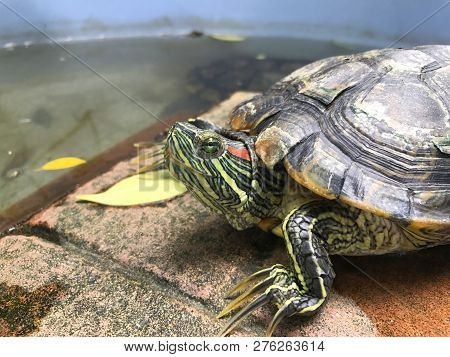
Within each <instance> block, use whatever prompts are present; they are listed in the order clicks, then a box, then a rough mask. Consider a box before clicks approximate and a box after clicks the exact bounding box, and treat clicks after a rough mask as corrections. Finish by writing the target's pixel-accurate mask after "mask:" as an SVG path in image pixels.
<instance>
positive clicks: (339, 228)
mask: <svg viewBox="0 0 450 357" xmlns="http://www.w3.org/2000/svg"><path fill="white" fill-rule="evenodd" d="M230 119H231V128H232V130H227V129H223V128H220V127H217V126H215V125H212V124H209V123H207V122H205V121H202V120H199V119H192V120H189V121H188V122H186V123H177V124H175V125H174V126H173V127H172V128H171V130H170V131H169V134H168V136H167V141H166V146H165V159H166V163H167V165H168V167H169V170H170V172H171V173H172V175H173V176H175V177H176V178H178V179H180V180H181V181H182V182H183V183H185V184H186V186H187V187H188V189H189V190H190V191H191V192H192V193H193V195H194V196H196V197H197V198H198V199H199V200H201V201H202V202H204V203H205V204H206V205H208V206H209V207H210V208H212V209H213V210H214V211H216V212H219V213H221V214H223V215H225V216H226V218H227V219H228V221H229V222H230V223H231V224H232V225H233V226H234V227H235V228H237V229H245V228H248V227H251V226H254V225H257V226H259V227H261V228H263V229H265V230H270V231H272V232H274V233H275V234H277V235H279V236H281V237H283V238H284V241H285V243H286V248H287V251H288V254H289V257H290V260H291V263H292V266H291V267H290V268H288V267H285V266H283V265H281V264H276V265H274V266H272V267H269V268H267V269H263V270H261V271H258V272H256V273H255V274H253V275H251V276H250V277H248V278H247V279H245V280H244V281H243V282H242V283H240V284H239V285H238V286H237V287H236V288H235V289H234V290H233V291H232V295H233V294H234V295H235V294H236V293H240V292H242V291H243V290H244V289H246V288H248V289H247V290H246V291H245V292H244V293H243V294H242V295H239V296H238V297H237V298H235V299H234V300H233V301H232V302H231V303H230V304H229V305H228V306H227V307H226V308H225V309H224V310H223V311H222V313H221V314H220V315H219V316H224V315H226V314H228V313H229V312H231V311H232V310H235V309H237V308H240V307H241V306H243V305H244V304H245V303H247V302H248V301H250V302H249V303H248V304H247V305H245V307H244V308H242V309H241V310H240V311H238V312H237V313H236V314H235V315H234V317H232V318H231V320H230V322H229V324H228V325H227V326H226V328H225V329H224V330H223V334H224V335H226V334H228V333H229V332H230V331H231V330H232V329H233V328H234V326H236V324H237V323H238V322H239V321H240V320H241V319H242V318H243V317H245V316H246V315H247V314H249V313H250V312H251V311H252V310H253V309H255V308H257V307H258V306H261V305H263V304H265V303H268V302H271V303H274V304H276V305H277V307H278V308H279V309H278V311H277V312H276V314H275V316H274V317H273V319H272V321H271V322H270V324H269V327H268V330H267V334H268V335H271V334H272V332H273V330H274V328H275V326H276V325H277V324H278V323H279V322H280V320H281V319H282V318H284V317H285V316H290V315H293V314H299V315H303V316H307V315H311V314H313V313H315V312H316V311H317V309H318V308H319V307H320V306H321V305H322V304H323V303H324V301H325V299H326V297H327V295H328V293H329V291H330V289H331V285H332V283H333V279H334V277H335V273H334V271H333V267H332V264H331V262H330V259H329V257H328V255H329V254H342V255H364V254H383V253H389V252H404V251H411V250H416V249H420V248H425V247H431V246H435V245H439V244H445V243H450V151H449V144H450V143H449V142H450V139H449V133H450V46H423V47H416V48H412V49H382V50H373V51H369V52H364V53H360V54H355V55H350V56H339V57H332V58H327V59H323V60H320V61H317V62H314V63H311V64H309V65H307V66H304V67H302V68H300V69H298V70H297V71H295V72H294V73H292V74H291V75H289V76H287V77H286V78H284V79H282V80H281V81H280V82H278V83H276V84H275V85H274V86H273V87H271V88H270V89H269V90H268V91H267V92H265V93H264V94H263V95H258V96H256V97H254V98H253V99H251V100H248V101H246V102H244V103H241V104H240V105H238V106H237V107H236V108H235V109H234V110H233V111H232V113H231V115H230ZM250 285H253V286H252V287H250Z"/></svg>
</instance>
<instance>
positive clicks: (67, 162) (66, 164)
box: [40, 157, 86, 171]
mask: <svg viewBox="0 0 450 357" xmlns="http://www.w3.org/2000/svg"><path fill="white" fill-rule="evenodd" d="M85 162H86V161H85V160H83V159H80V158H78V157H61V158H59V159H56V160H53V161H49V162H47V163H46V164H44V165H42V166H41V168H40V170H44V171H51V170H62V169H68V168H70V167H74V166H78V165H81V164H84V163H85Z"/></svg>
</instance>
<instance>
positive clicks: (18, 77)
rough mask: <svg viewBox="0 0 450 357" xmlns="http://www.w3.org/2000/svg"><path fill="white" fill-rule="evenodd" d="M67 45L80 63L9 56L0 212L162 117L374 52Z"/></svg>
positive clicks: (253, 44) (19, 53)
mask: <svg viewBox="0 0 450 357" xmlns="http://www.w3.org/2000/svg"><path fill="white" fill-rule="evenodd" d="M64 46H65V47H66V48H68V49H69V50H70V51H73V53H75V54H76V55H77V57H78V58H74V57H73V56H71V55H69V54H68V53H67V52H66V51H64V49H63V48H61V47H59V46H57V45H53V44H52V45H49V44H47V45H30V46H28V47H16V48H13V49H11V48H9V49H2V50H0V213H1V211H2V210H4V209H6V208H8V207H9V206H11V205H12V204H14V203H15V202H17V201H19V200H20V199H22V198H24V197H26V196H28V195H30V194H32V193H33V192H35V191H36V190H37V189H38V188H40V187H42V186H43V185H45V184H46V183H48V182H50V181H51V180H53V179H54V178H56V177H58V176H59V175H61V174H63V173H66V172H64V171H58V172H43V171H40V172H39V171H37V170H36V169H37V168H39V167H40V166H41V165H42V164H44V163H46V162H47V161H49V160H52V159H55V158H58V157H64V156H76V157H81V158H84V159H86V160H89V159H90V158H92V157H94V156H96V155H98V154H99V153H101V152H102V151H104V150H106V149H108V148H110V147H112V146H113V145H115V144H117V143H118V142H120V141H122V140H124V139H125V138H127V137H129V136H130V135H132V134H134V133H136V132H139V131H140V130H142V129H143V128H146V127H148V126H149V125H151V124H152V123H154V122H156V120H157V119H156V118H155V117H157V118H158V119H159V120H164V119H166V118H168V117H169V116H171V115H174V114H176V113H180V112H183V113H200V112H201V111H203V110H207V109H208V108H210V107H211V106H213V105H214V104H216V103H218V102H220V101H221V100H222V99H224V98H226V97H227V96H229V95H230V94H231V93H233V92H235V91H237V90H249V91H262V90H264V89H267V88H268V87H269V86H270V85H271V84H272V83H274V82H275V81H277V80H278V79H280V78H281V77H282V76H284V75H286V74H288V73H290V72H291V71H293V70H295V69H296V68H298V67H300V66H301V65H303V64H305V63H308V62H311V61H313V60H315V59H318V58H322V57H327V56H332V55H337V54H343V53H350V52H357V51H359V50H364V49H365V48H364V47H355V46H352V47H349V46H343V45H341V44H336V43H330V42H317V41H305V40H296V39H280V38H249V39H246V40H245V41H242V42H221V41H216V40H213V39H210V38H207V37H200V38H182V37H167V38H139V39H116V40H102V41H92V42H79V43H66V44H64ZM80 59H81V60H80ZM137 103H139V104H137ZM186 115H187V114H186Z"/></svg>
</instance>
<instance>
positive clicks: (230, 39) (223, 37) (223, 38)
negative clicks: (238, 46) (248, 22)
mask: <svg viewBox="0 0 450 357" xmlns="http://www.w3.org/2000/svg"><path fill="white" fill-rule="evenodd" d="M209 37H211V38H212V39H213V40H217V41H225V42H241V41H245V40H246V39H247V38H246V37H244V36H239V35H227V34H222V35H221V34H212V35H210V36H209Z"/></svg>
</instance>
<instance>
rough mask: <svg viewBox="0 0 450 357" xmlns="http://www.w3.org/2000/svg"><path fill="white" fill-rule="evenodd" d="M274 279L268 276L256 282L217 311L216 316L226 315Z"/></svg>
mask: <svg viewBox="0 0 450 357" xmlns="http://www.w3.org/2000/svg"><path fill="white" fill-rule="evenodd" d="M274 280H275V278H274V277H269V278H267V279H265V280H263V281H261V282H259V283H258V284H256V285H255V286H254V287H253V288H251V289H250V290H248V291H246V292H245V293H243V294H241V295H239V296H238V297H236V298H235V299H234V300H233V301H231V302H230V303H229V304H228V305H227V306H225V308H224V309H223V310H222V311H221V312H220V313H219V315H217V318H219V319H220V318H221V317H223V316H225V315H227V314H228V313H229V312H231V311H232V310H234V309H236V308H238V307H239V306H241V305H242V304H244V303H245V302H247V301H248V300H250V299H251V298H253V297H254V296H255V295H256V294H258V293H259V292H260V291H261V290H263V289H264V288H267V287H268V286H269V285H271V284H272V283H273V281H274Z"/></svg>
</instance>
